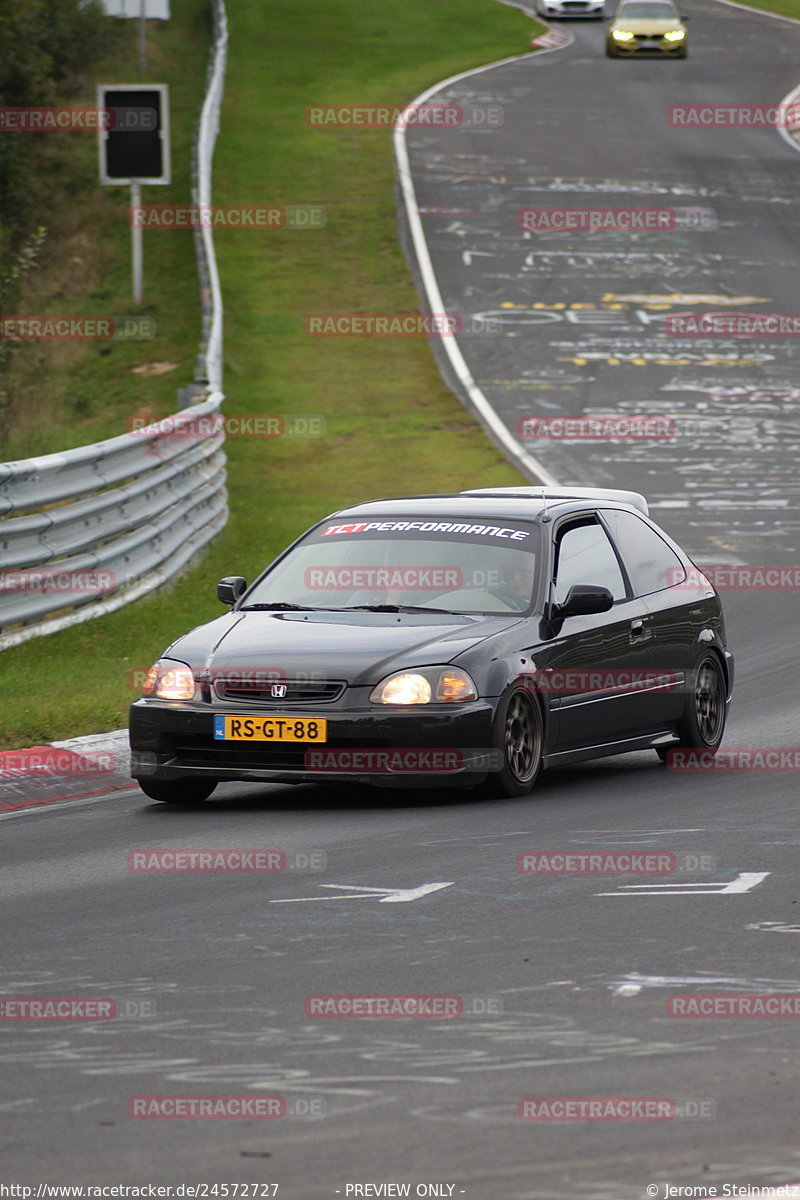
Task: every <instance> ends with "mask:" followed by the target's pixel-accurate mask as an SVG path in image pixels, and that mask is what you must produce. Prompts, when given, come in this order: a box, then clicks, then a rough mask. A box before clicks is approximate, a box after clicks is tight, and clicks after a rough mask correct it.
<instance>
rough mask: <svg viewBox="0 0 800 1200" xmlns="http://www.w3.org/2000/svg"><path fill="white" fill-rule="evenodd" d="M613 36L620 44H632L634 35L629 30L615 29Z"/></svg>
mask: <svg viewBox="0 0 800 1200" xmlns="http://www.w3.org/2000/svg"><path fill="white" fill-rule="evenodd" d="M611 36H612V37H615V38H616V39H617V41H619V42H630V41H631V40H632V38H633V34H632V33H631V32H630V31H629V30H627V29H615V30H614V31H613V33H612V34H611Z"/></svg>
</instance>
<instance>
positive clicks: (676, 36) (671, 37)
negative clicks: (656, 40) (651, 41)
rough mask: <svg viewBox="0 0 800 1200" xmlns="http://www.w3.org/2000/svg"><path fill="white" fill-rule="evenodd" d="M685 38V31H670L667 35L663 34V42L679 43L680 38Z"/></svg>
mask: <svg viewBox="0 0 800 1200" xmlns="http://www.w3.org/2000/svg"><path fill="white" fill-rule="evenodd" d="M685 37H686V31H685V30H684V29H670V31H669V33H665V34H664V41H665V42H679V41H681V39H682V38H685Z"/></svg>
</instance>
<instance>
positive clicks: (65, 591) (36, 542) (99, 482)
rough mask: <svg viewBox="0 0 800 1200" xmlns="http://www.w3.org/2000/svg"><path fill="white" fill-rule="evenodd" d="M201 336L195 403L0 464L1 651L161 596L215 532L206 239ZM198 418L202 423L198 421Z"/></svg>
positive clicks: (218, 25) (221, 458) (216, 301)
mask: <svg viewBox="0 0 800 1200" xmlns="http://www.w3.org/2000/svg"><path fill="white" fill-rule="evenodd" d="M212 8H213V13H214V45H213V48H212V53H211V58H210V62H209V69H208V77H207V80H206V91H205V96H204V99H203V104H202V106H201V110H200V115H199V118H198V124H197V129H196V132H195V148H194V155H193V162H192V199H193V202H195V203H199V204H209V203H210V202H211V164H212V159H213V154H214V143H215V140H216V136H217V132H218V129H219V111H220V105H221V102H222V92H223V86H224V80H225V64H226V59H227V46H228V30H227V18H226V13H225V5H224V0H212ZM196 246H197V256H198V272H199V275H200V293H201V312H202V320H203V332H202V340H201V348H200V355H199V359H198V367H197V378H196V380H195V382H194V384H193V385H192V386H191V388H190V389H185V390H186V391H189V392H190V393H191V395H192V397H193V398H194V399H195V401H196V402H195V403H194V404H192V405H191V406H190V407H188V408H184V409H183V410H182V411H181V412H180V413H177V414H176V415H175V416H174V417H168V418H166V419H165V420H163V421H161V422H158V423H157V424H154V425H152V426H148V427H147V428H146V429H142V430H140V431H138V432H135V433H126V434H121V435H120V436H118V437H113V438H108V439H106V440H105V441H102V442H95V443H93V444H92V445H89V446H78V447H76V448H75V449H74V450H65V451H63V452H62V453H59V454H46V455H42V456H41V457H38V458H28V459H24V460H21V461H19V462H7V463H0V650H6V649H8V648H9V647H11V646H16V645H19V644H20V643H21V642H25V641H28V640H29V639H30V638H33V637H40V636H42V635H43V634H48V633H56V632H58V631H59V630H61V629H65V628H67V627H68V626H70V625H76V624H78V623H80V622H82V621H89V620H92V619H93V618H95V617H100V616H103V615H105V614H106V613H109V612H113V611H114V610H115V609H118V608H121V607H122V606H123V605H125V604H130V603H131V601H133V600H138V599H139V598H140V597H141V596H144V595H146V594H147V593H148V592H151V591H153V590H154V589H155V588H157V587H161V586H162V585H163V584H164V583H166V582H167V581H168V580H169V579H171V578H173V577H174V576H175V575H177V574H178V572H179V571H181V570H182V569H183V568H184V566H185V565H186V563H187V562H188V561H189V559H190V558H191V557H192V556H193V555H194V554H195V553H196V552H197V551H198V550H199V549H200V548H201V547H203V546H205V545H206V544H207V543H208V542H209V541H211V539H212V538H213V537H215V536H216V534H217V533H219V531H220V530H221V529H222V528H223V527H224V525H225V522H226V520H227V515H228V513H227V495H226V490H225V478H226V475H225V453H224V450H223V448H222V443H223V439H222V437H221V435H220V431H219V429H218V426H217V424H216V423H215V422H214V420H213V417H214V414H215V413H216V412H217V410H218V409H219V407H220V405H221V404H222V401H223V399H224V396H223V394H222V391H221V386H222V296H221V292H220V286H219V275H218V273H217V264H216V257H215V255H214V245H213V238H212V230H211V229H210V228H205V227H204V228H202V229H201V230H200V231H198V235H197V238H196ZM204 418H205V419H204Z"/></svg>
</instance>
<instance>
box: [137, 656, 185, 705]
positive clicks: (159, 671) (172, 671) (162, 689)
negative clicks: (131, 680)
mask: <svg viewBox="0 0 800 1200" xmlns="http://www.w3.org/2000/svg"><path fill="white" fill-rule="evenodd" d="M194 689H195V681H194V675H193V674H192V670H191V667H187V665H186V663H181V662H175V661H173V660H172V659H169V658H160V659H159V660H158V662H157V663H154V664H153V666H152V667H151V668H150V670H149V671H148V672H147V675H146V676H145V681H144V685H143V687H142V695H143V696H157V697H158V698H159V700H193V699H194Z"/></svg>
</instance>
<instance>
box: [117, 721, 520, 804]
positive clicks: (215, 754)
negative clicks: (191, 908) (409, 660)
mask: <svg viewBox="0 0 800 1200" xmlns="http://www.w3.org/2000/svg"><path fill="white" fill-rule="evenodd" d="M495 703H496V702H492V701H490V700H477V701H473V702H469V703H466V704H459V705H458V708H457V709H456V708H455V707H453V706H448V705H436V706H431V707H430V708H427V706H426V709H425V710H423V709H422V707H420V708H417V709H415V710H414V711H412V712H408V711H406V712H398V711H390V712H387V711H386V708H385V707H382V708H380V709H378V710H377V711H376V708H375V706H371V707H370V708H369V709H367V708H361V709H350V710H346V711H343V710H342V709H335V710H330V711H325V712H323V711H321V710H320V709H319V708H316V709H313V710H312V709H311V708H310V707H308V706H301V705H298V706H292V707H291V708H290V707H287V708H286V709H282V710H281V715H282V716H289V717H306V718H308V717H316V718H321V717H325V718H326V719H327V721H328V737H327V740H326V741H325V743H324V744H319V743H306V742H264V741H252V742H251V741H223V740H218V739H216V738H215V737H214V717H215V716H219V715H225V716H237V715H241V716H246V715H253V714H254V713H255V712H256V707H250V708H246V707H242V708H240V707H238V706H236V707H235V708H234V707H232V706H227V705H226V706H225V708H224V709H223V708H222V707H220V706H216V705H208V704H199V703H195V702H179V701H167V700H149V699H147V700H145V699H141V700H137V701H135V702H134V704H132V705H131V709H130V744H131V775H132V776H133V778H134V779H150V780H163V781H167V780H176V779H186V778H187V777H194V778H202V779H208V780H211V779H214V780H218V781H219V782H223V781H238V782H250V783H255V782H271V783H331V782H333V781H338V782H345V781H347V780H350V781H352V780H353V779H355V778H358V780H359V781H360V782H364V783H370V782H373V783H380V784H381V785H382V786H385V785H386V784H387V783H391V784H394V785H395V786H404V787H411V786H418V785H420V784H427V785H428V786H435V787H442V786H447V785H448V784H451V783H462V784H463V783H464V782H465V781H466V780H467V779H469V780H473V779H474V780H476V781H478V780H480V779H484V778H485V777H486V775H487V773H489V772H491V771H497V770H500V768H501V766H502V760H501V756H500V754H499V752H498V751H496V750H494V749H493V743H492V736H493V722H494V714H495ZM258 715H259V716H271V715H272V713H270V712H264V711H263V710H259V711H258Z"/></svg>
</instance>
